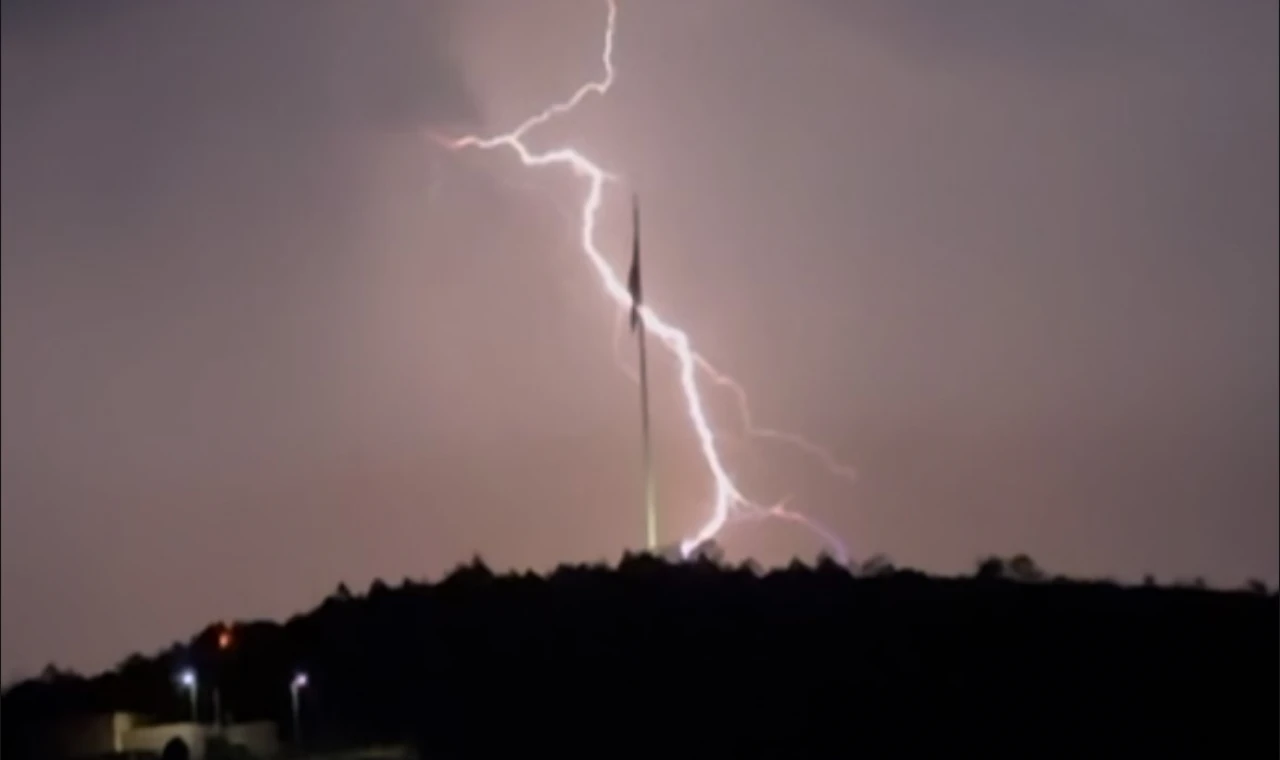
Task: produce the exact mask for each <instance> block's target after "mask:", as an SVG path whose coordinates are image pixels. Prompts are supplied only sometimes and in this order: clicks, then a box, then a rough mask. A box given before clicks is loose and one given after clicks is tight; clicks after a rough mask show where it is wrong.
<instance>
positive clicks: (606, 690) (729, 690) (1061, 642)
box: [0, 550, 1280, 758]
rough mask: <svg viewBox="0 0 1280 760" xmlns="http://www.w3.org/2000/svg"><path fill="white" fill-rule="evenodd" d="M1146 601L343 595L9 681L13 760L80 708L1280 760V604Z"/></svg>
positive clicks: (1167, 591)
mask: <svg viewBox="0 0 1280 760" xmlns="http://www.w3.org/2000/svg"><path fill="white" fill-rule="evenodd" d="M1196 585H1197V584H1185V585H1182V586H1179V587H1161V586H1157V585H1154V584H1152V583H1148V584H1145V585H1141V586H1132V587H1124V586H1120V585H1118V584H1115V583H1112V582H1107V581H1100V582H1099V581H1094V582H1085V581H1072V580H1069V579H1063V578H1053V577H1049V576H1048V575H1047V574H1045V573H1044V572H1043V571H1041V570H1040V569H1039V568H1038V567H1036V565H1035V563H1034V562H1032V561H1031V560H1030V559H1029V558H1026V557H1015V558H1013V559H1011V560H1007V561H1006V560H1001V559H995V558H992V559H988V560H985V561H983V562H982V563H980V565H979V567H978V570H977V572H976V573H975V575H974V576H973V577H971V578H935V577H929V576H926V575H924V574H921V573H918V572H914V571H909V570H905V571H904V570H898V569H895V568H894V567H893V566H892V565H891V564H890V563H889V562H888V561H886V560H884V559H875V560H872V561H871V562H868V563H866V564H864V565H863V566H862V567H860V568H858V569H857V571H854V572H851V571H850V570H848V569H846V568H844V567H841V566H839V565H838V564H836V563H834V562H832V561H831V560H829V559H825V560H823V561H821V562H819V563H818V564H817V565H816V566H815V567H808V566H805V565H802V564H799V563H795V564H793V565H791V566H790V567H788V568H785V569H779V570H775V571H772V572H768V573H764V572H761V571H760V570H759V569H758V568H755V567H751V566H743V567H738V568H727V567H724V566H723V563H722V562H720V561H719V558H718V556H717V555H716V554H715V552H714V550H712V551H708V552H704V553H702V554H701V556H699V557H698V558H697V559H696V560H694V561H690V562H680V563H673V562H668V561H664V560H662V559H659V558H655V557H650V556H645V555H640V556H628V557H626V558H624V560H623V561H622V562H621V564H620V565H619V566H618V567H617V568H616V569H615V568H610V567H606V566H562V567H560V568H559V569H557V570H556V571H555V572H554V573H552V574H550V575H549V576H547V577H540V576H538V575H535V574H533V573H524V574H508V575H495V574H494V573H492V572H491V571H490V570H489V569H488V568H486V567H485V566H484V564H483V563H482V562H480V561H479V560H476V561H475V562H473V563H471V564H469V565H466V566H462V567H459V568H457V569H456V570H455V571H454V572H453V573H452V574H451V575H449V576H448V577H447V578H446V579H444V580H443V581H442V582H440V583H437V584H425V583H415V582H410V581H405V582H404V583H403V584H401V585H399V586H398V587H394V588H393V587H390V586H388V585H386V584H384V583H382V582H375V583H374V584H373V585H372V587H371V588H370V589H369V590H368V592H367V593H365V594H363V595H356V594H352V593H351V592H349V591H348V590H347V589H346V588H345V587H340V588H339V589H338V591H337V592H335V593H334V594H333V595H332V596H330V597H329V598H328V599H326V600H325V601H324V603H322V604H321V605H320V606H319V607H318V608H316V609H315V610H313V611H311V612H310V613H307V614H305V615H300V616H297V617H295V618H293V619H291V620H289V621H288V622H286V623H285V624H283V625H280V624H276V623H269V622H247V623H236V624H234V625H231V626H229V627H227V626H224V625H222V624H215V625H212V626H210V627H208V628H207V629H206V630H204V631H202V632H201V633H200V634H198V635H197V636H195V637H194V638H193V639H192V640H191V641H190V642H188V643H186V644H175V645H174V646H173V647H171V648H169V649H168V650H166V651H163V652H161V653H159V654H157V655H155V656H152V657H144V656H141V655H134V656H132V657H130V658H129V659H127V660H126V661H125V662H123V663H122V664H121V665H120V666H119V667H118V668H116V669H115V670H113V671H111V672H108V673H104V674H101V675H98V676H95V677H92V678H82V677H80V676H77V675H75V674H70V673H62V672H59V671H57V670H56V669H50V670H47V671H46V672H45V673H44V674H43V675H42V676H41V677H39V678H36V679H32V680H29V681H25V682H23V683H20V684H17V685H15V686H13V687H11V688H10V689H8V690H7V691H6V692H5V694H4V696H3V704H2V706H0V712H2V716H3V726H4V730H3V742H4V747H3V752H4V755H5V756H6V757H8V758H19V757H36V756H48V755H47V752H48V746H49V745H47V744H46V743H45V739H46V737H47V736H48V732H49V731H50V727H51V726H54V725H57V723H58V721H59V720H62V719H65V718H66V717H67V716H72V715H76V714H82V713H87V712H105V711H111V710H128V711H135V712H141V713H145V714H147V715H150V716H153V717H155V718H156V719H160V720H186V719H189V717H190V714H191V703H190V700H189V693H187V692H183V691H182V690H181V689H180V688H179V687H178V685H177V683H176V677H177V674H178V673H180V672H182V671H183V670H184V669H186V668H191V669H192V670H193V671H194V672H195V673H196V674H197V675H198V683H199V709H200V712H201V713H202V714H203V715H204V716H210V715H212V714H213V713H212V711H213V709H214V705H213V701H214V696H213V691H214V689H215V688H216V690H217V693H218V702H219V704H220V706H221V709H222V710H223V713H224V717H226V718H229V719H235V720H242V719H259V718H269V719H272V720H275V721H277V722H278V723H279V724H280V726H281V730H282V732H283V733H284V734H285V735H286V737H287V736H288V734H289V733H290V732H291V729H290V726H291V716H292V701H291V691H290V684H291V683H292V681H293V679H294V677H295V675H296V674H297V673H299V672H305V673H306V674H307V685H306V687H305V688H303V689H301V691H300V692H299V694H300V702H299V704H300V719H301V724H302V728H303V730H302V733H303V735H304V739H305V742H304V743H305V744H307V745H309V746H312V747H314V748H333V747H339V746H350V745H356V744H361V743H370V742H386V741H409V742H412V743H414V744H416V745H418V746H419V747H421V748H422V749H423V751H424V752H427V753H435V755H434V756H441V755H443V756H448V757H458V756H460V757H473V756H488V755H491V754H493V753H496V752H504V751H508V752H509V751H517V752H520V753H521V754H525V753H532V752H535V751H537V752H541V751H553V752H560V753H571V754H578V753H583V754H588V755H592V756H615V755H627V756H630V755H632V754H638V753H640V752H648V751H661V752H664V753H665V754H668V755H670V754H672V753H673V752H674V753H675V754H679V755H683V754H686V753H692V752H693V751H695V750H696V751H698V752H699V753H701V752H709V753H712V756H716V757H720V756H738V755H740V754H742V753H743V752H748V753H749V754H750V755H751V756H781V757H800V756H807V755H809V754H813V753H817V752H822V753H824V754H827V753H831V752H836V753H839V754H847V755H853V754H855V753H861V754H865V753H867V752H871V753H872V754H874V755H880V754H894V755H896V754H900V753H901V752H903V751H906V750H907V749H908V748H912V749H922V750H930V751H936V750H939V749H952V750H958V749H977V750H979V751H996V750H999V751H1018V752H1019V753H1021V754H1031V755H1037V756H1039V755H1044V754H1058V753H1059V752H1068V751H1070V752H1078V751H1088V752H1098V751H1103V752H1109V751H1114V750H1116V749H1120V748H1136V749H1141V750H1142V751H1143V752H1144V753H1156V752H1160V751H1164V750H1176V751H1178V752H1180V753H1183V752H1187V751H1193V750H1194V751H1201V750H1205V751H1207V750H1212V751H1213V752H1214V754H1215V756H1218V755H1221V756H1240V755H1241V754H1245V755H1253V754H1258V755H1263V756H1268V757H1275V756H1276V754H1277V751H1278V750H1280V747H1278V744H1277V743H1278V742H1280V731H1278V730H1277V719H1278V716H1280V688H1278V680H1277V678H1278V675H1280V603H1278V601H1277V597H1276V595H1275V594H1274V593H1271V592H1269V591H1267V590H1266V589H1265V587H1262V586H1261V584H1256V583H1255V584H1252V586H1251V587H1250V588H1247V589H1243V590H1239V591H1213V590H1209V589H1205V588H1198V587H1196Z"/></svg>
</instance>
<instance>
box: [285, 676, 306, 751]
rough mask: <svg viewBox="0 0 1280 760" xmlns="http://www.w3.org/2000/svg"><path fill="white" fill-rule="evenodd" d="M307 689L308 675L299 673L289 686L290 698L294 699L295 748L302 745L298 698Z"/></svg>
mask: <svg viewBox="0 0 1280 760" xmlns="http://www.w3.org/2000/svg"><path fill="white" fill-rule="evenodd" d="M305 688H307V674H306V673H303V672H298V673H297V674H295V675H294V676H293V682H292V683H290V684H289V696H290V697H292V698H293V743H294V745H295V746H297V745H301V744H302V716H301V713H300V711H299V709H298V708H299V705H298V697H299V695H300V693H301V692H302V690H303V689H305Z"/></svg>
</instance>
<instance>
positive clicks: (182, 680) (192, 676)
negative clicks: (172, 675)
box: [178, 668, 200, 723]
mask: <svg viewBox="0 0 1280 760" xmlns="http://www.w3.org/2000/svg"><path fill="white" fill-rule="evenodd" d="M178 685H179V686H181V687H182V688H184V689H186V690H187V693H188V694H190V695H191V722H192V723H199V722H200V714H199V702H198V699H199V697H198V694H199V693H200V689H199V686H200V682H199V680H198V679H197V678H196V671H195V669H194V668H184V669H183V671H182V672H181V673H179V674H178Z"/></svg>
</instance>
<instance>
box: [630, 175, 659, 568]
mask: <svg viewBox="0 0 1280 760" xmlns="http://www.w3.org/2000/svg"><path fill="white" fill-rule="evenodd" d="M627 290H628V291H630V293H631V331H632V332H634V333H636V336H637V340H638V341H639V344H640V434H641V436H642V439H643V443H642V445H643V447H644V459H643V462H644V464H643V467H644V514H645V535H646V538H647V546H648V548H649V551H650V552H656V551H657V550H658V504H657V487H656V485H655V483H654V480H653V447H652V442H651V438H650V435H649V366H648V365H649V363H648V359H647V358H646V356H645V345H644V344H645V340H644V339H645V332H646V330H645V323H644V318H643V316H642V315H641V313H640V308H641V306H642V304H643V299H642V291H641V288H640V201H639V200H638V199H637V198H636V196H635V194H634V193H633V194H632V195H631V271H630V272H628V274H627Z"/></svg>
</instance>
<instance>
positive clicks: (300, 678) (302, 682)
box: [293, 673, 307, 689]
mask: <svg viewBox="0 0 1280 760" xmlns="http://www.w3.org/2000/svg"><path fill="white" fill-rule="evenodd" d="M306 686H307V674H306V673H298V674H297V675H295V676H294V677H293V688H295V689H304V688H306Z"/></svg>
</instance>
